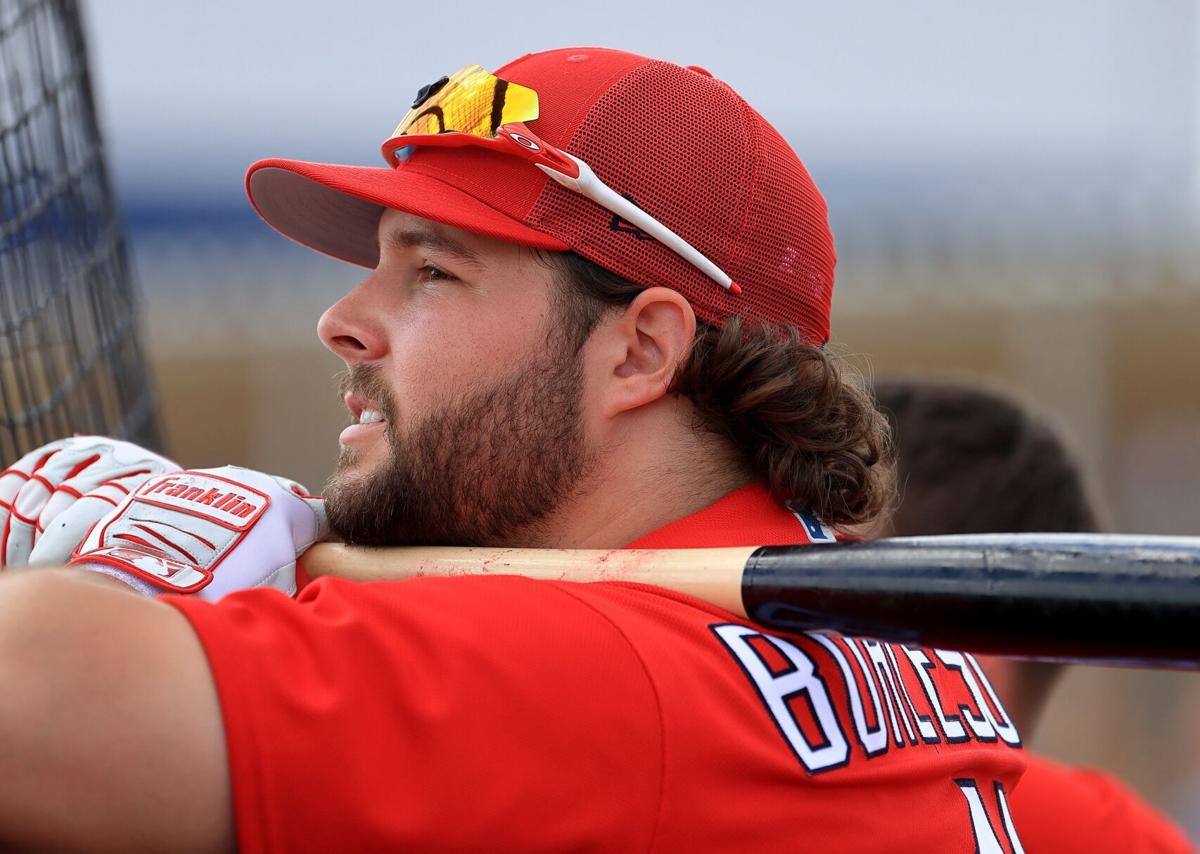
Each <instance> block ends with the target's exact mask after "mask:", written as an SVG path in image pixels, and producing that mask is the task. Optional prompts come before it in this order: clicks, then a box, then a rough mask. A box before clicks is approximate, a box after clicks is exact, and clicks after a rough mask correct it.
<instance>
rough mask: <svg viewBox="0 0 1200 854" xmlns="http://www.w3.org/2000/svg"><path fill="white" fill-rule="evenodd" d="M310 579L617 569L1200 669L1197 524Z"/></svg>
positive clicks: (798, 620) (345, 559)
mask: <svg viewBox="0 0 1200 854" xmlns="http://www.w3.org/2000/svg"><path fill="white" fill-rule="evenodd" d="M301 561H302V564H303V566H304V570H305V571H306V572H307V573H308V575H309V576H310V577H317V576H321V575H336V576H340V577H343V578H349V579H353V580H357V581H384V580H395V579H403V578H413V577H418V576H455V575H488V574H492V575H522V576H526V577H529V578H540V579H553V580H558V581H579V582H591V581H628V582H638V583H642V584H652V585H656V586H659V587H665V588H668V589H670V590H675V591H678V592H680V593H686V594H688V595H691V596H695V597H696V598H698V599H702V600H704V601H707V602H710V603H712V604H714V605H717V606H718V607H720V608H723V609H725V610H727V611H730V612H731V613H733V614H735V615H737V616H738V617H746V618H749V619H750V620H753V621H754V622H756V623H759V624H760V625H763V626H766V627H768V628H772V629H777V630H782V631H787V632H799V631H807V630H812V629H833V630H836V631H839V632H844V633H847V634H856V635H865V636H869V637H874V638H878V639H881V640H888V641H898V642H903V643H915V644H921V645H923V646H933V647H944V648H951V649H962V650H969V651H973V652H981V653H991V654H996V655H1008V656H1013V657H1021V658H1037V659H1043V660H1053V661H1068V662H1075V663H1091V664H1097V663H1107V664H1123V665H1133V666H1153V667H1185V668H1196V667H1200V537H1154V536H1133V535H1118V534H988V535H970V536H954V537H907V538H894V539H887V540H876V541H873V542H864V543H852V544H838V545H804V546H763V547H757V548H756V547H749V546H748V547H744V548H720V549H664V550H646V551H638V550H608V551H572V550H557V549H492V548H444V547H404V548H383V549H369V548H349V547H346V546H343V545H337V544H321V545H317V546H314V547H313V548H312V549H310V550H309V551H308V552H306V553H305V554H304V556H303V557H302V559H301Z"/></svg>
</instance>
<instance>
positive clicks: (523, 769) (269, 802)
mask: <svg viewBox="0 0 1200 854" xmlns="http://www.w3.org/2000/svg"><path fill="white" fill-rule="evenodd" d="M164 600H165V601H168V602H170V603H171V604H172V605H174V606H175V607H177V608H179V609H180V610H181V611H182V612H183V613H184V614H185V616H186V617H187V618H188V619H189V621H190V622H191V624H192V626H193V627H194V629H195V631H196V632H197V633H198V634H199V636H200V639H201V641H202V643H203V644H204V647H205V650H206V652H207V654H208V658H209V662H210V665H211V667H212V670H213V674H214V678H215V680H216V685H217V690H218V692H219V695H220V698H221V705H222V709H223V716H224V724H225V729H226V744H227V747H228V751H229V763H230V774H231V778H232V783H233V796H234V807H235V813H236V817H237V825H238V842H239V846H240V849H241V850H242V851H246V852H256V851H300V850H305V851H372V850H374V851H379V850H420V851H469V850H493V851H496V850H512V851H540V850H562V849H563V847H564V845H565V844H566V842H567V840H569V841H570V843H571V845H572V846H574V847H576V848H578V846H579V844H580V842H581V841H584V842H585V843H586V844H585V845H584V847H585V848H586V849H588V850H608V851H633V850H646V849H647V848H648V846H649V844H650V840H651V839H652V836H653V832H654V826H655V821H656V818H657V811H658V808H659V800H660V786H661V779H660V778H661V767H662V762H663V759H662V733H661V713H660V710H659V708H658V704H657V700H656V697H655V694H654V691H653V688H652V686H651V684H650V681H649V678H648V677H647V674H646V672H645V670H644V668H643V665H642V662H641V660H640V658H639V657H638V655H637V654H636V653H635V652H634V651H633V649H632V648H631V646H630V645H629V642H628V641H627V640H626V638H625V637H624V635H623V634H622V633H621V632H620V631H618V630H617V629H616V628H615V627H614V626H613V625H612V624H611V623H610V622H609V621H608V620H607V619H606V618H605V617H604V616H602V615H601V614H599V613H598V612H597V611H596V610H594V609H592V608H591V607H589V606H588V605H586V604H585V603H582V602H580V601H579V600H578V599H577V598H575V597H573V596H570V595H569V594H567V593H565V592H563V591H561V590H560V589H558V588H557V587H556V586H555V585H554V584H548V583H539V582H532V581H527V580H525V579H514V578H511V577H509V578H488V577H471V578H454V579H415V580H411V581H399V582H380V583H375V584H353V583H350V582H345V581H342V580H340V579H332V578H324V579H320V580H318V581H317V582H315V583H313V584H311V585H309V586H308V587H307V588H306V589H305V590H304V591H303V592H302V593H301V594H300V595H299V597H298V598H297V599H296V600H290V599H288V598H287V597H285V596H284V595H282V594H280V593H278V592H277V591H273V590H261V589H260V590H250V591H245V592H242V593H235V594H233V595H231V596H228V597H226V598H225V599H224V600H223V601H222V602H220V603H219V604H217V605H213V604H210V603H206V602H203V601H201V600H199V599H195V598H189V597H164ZM548 637H557V638H561V639H562V640H561V642H556V643H546V638H548ZM581 662H585V663H586V664H581ZM611 686H619V688H620V690H610V688H611ZM331 745H332V746H334V749H330V747H331ZM531 745H536V748H537V749H530V746H531ZM564 768H567V769H571V773H563V769H564ZM335 817H336V819H337V820H336V821H333V819H334V818H335ZM500 840H503V842H500Z"/></svg>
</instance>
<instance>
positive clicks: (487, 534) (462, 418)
mask: <svg viewBox="0 0 1200 854" xmlns="http://www.w3.org/2000/svg"><path fill="white" fill-rule="evenodd" d="M341 387H342V391H343V393H345V392H347V391H350V390H354V391H356V392H358V393H359V394H360V395H362V396H363V397H365V398H367V399H368V400H371V401H372V402H373V403H374V404H375V405H376V406H378V407H379V408H380V411H381V413H382V414H383V417H384V420H385V421H386V428H385V437H386V442H387V446H388V455H387V458H386V459H385V460H384V462H383V463H381V464H380V465H379V466H378V467H377V468H376V469H375V470H373V471H371V472H369V473H367V474H365V475H358V474H350V473H349V472H348V471H347V470H348V468H349V467H351V466H352V465H354V463H355V462H356V461H357V457H358V453H357V452H356V451H355V450H353V449H351V448H349V447H346V446H343V447H342V451H341V456H340V458H339V460H338V471H337V473H335V474H334V475H333V477H332V478H331V479H330V480H329V482H328V483H327V484H326V487H325V504H326V510H327V512H328V516H329V524H330V527H331V528H332V530H333V531H334V533H335V534H337V535H338V536H339V537H340V538H341V539H342V541H343V542H345V543H348V544H351V545H364V546H394V545H524V546H535V545H540V544H541V538H542V534H541V532H542V530H543V529H544V525H545V522H546V521H547V519H548V518H549V517H550V516H551V515H552V514H553V513H554V511H555V510H557V509H558V508H560V507H561V506H562V505H563V504H564V503H565V502H566V501H568V500H569V499H571V498H573V497H575V496H576V495H577V494H578V493H579V491H580V486H581V484H582V482H583V480H584V479H585V477H586V476H587V474H588V473H589V472H590V470H591V469H592V467H593V464H594V459H593V455H592V454H591V453H590V452H589V450H588V447H587V442H586V439H585V436H584V429H583V419H582V399H583V366H582V361H581V357H580V354H579V352H578V351H575V350H572V349H570V348H568V347H566V346H565V345H564V344H562V343H557V342H552V344H551V345H550V346H547V348H546V350H545V351H544V352H543V353H540V354H538V355H537V356H535V357H534V358H532V359H530V361H529V362H527V363H526V364H524V365H522V366H520V367H518V369H517V370H515V371H514V372H512V373H511V374H509V375H508V376H506V377H503V378H501V379H500V380H498V381H496V382H495V383H493V384H491V385H490V386H487V387H482V388H480V387H477V388H474V389H469V390H468V391H467V392H465V393H463V394H461V395H459V396H458V397H456V398H454V399H452V400H451V401H450V402H449V403H447V404H445V405H444V406H442V407H441V408H440V409H439V410H437V411H435V412H430V413H424V414H422V415H420V416H418V417H417V418H416V420H415V421H414V422H413V425H412V427H411V429H409V430H406V431H404V432H403V433H402V432H401V430H400V425H399V423H398V421H397V418H396V414H397V413H396V405H395V400H394V399H393V397H392V395H391V393H390V390H389V389H388V387H387V385H386V384H385V383H384V381H383V379H382V378H381V377H380V375H379V371H378V369H377V368H375V367H374V366H362V365H355V366H353V367H352V368H351V369H350V370H349V371H348V372H347V373H346V374H345V375H344V376H343V378H342V380H341Z"/></svg>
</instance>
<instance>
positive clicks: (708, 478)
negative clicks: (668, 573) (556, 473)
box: [539, 437, 753, 549]
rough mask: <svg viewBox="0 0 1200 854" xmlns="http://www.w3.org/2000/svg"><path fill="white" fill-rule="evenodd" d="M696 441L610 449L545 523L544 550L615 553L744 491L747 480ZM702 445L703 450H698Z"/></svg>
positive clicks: (703, 441)
mask: <svg viewBox="0 0 1200 854" xmlns="http://www.w3.org/2000/svg"><path fill="white" fill-rule="evenodd" d="M710 442H711V443H713V444H718V440H716V439H715V437H711V438H710V437H705V438H704V439H697V442H696V444H697V447H694V448H682V449H677V450H676V452H675V453H664V452H663V451H662V448H661V447H658V448H655V447H654V443H652V442H645V441H642V442H631V443H627V444H623V445H622V446H620V447H617V448H613V449H610V450H609V452H608V453H606V454H605V455H603V458H602V459H601V460H600V461H599V462H598V464H597V467H596V470H595V471H594V472H593V473H592V475H591V476H590V477H589V478H588V479H587V483H586V484H585V485H584V487H583V489H582V490H581V492H580V494H579V495H577V496H576V498H575V499H574V500H572V501H569V502H567V504H566V505H564V507H563V508H562V510H561V511H560V512H559V513H557V514H555V516H554V517H553V518H552V519H550V520H548V524H546V525H545V527H544V528H543V529H542V536H541V537H539V539H540V540H542V541H543V542H542V543H540V545H543V546H544V547H546V548H572V549H615V548H621V547H622V546H624V545H625V544H626V543H630V542H632V541H634V540H636V539H638V538H640V537H642V536H644V535H646V534H648V533H650V532H651V531H655V530H657V529H659V528H661V527H662V526H663V525H666V524H667V523H669V522H673V521H675V520H676V519H681V518H683V517H684V516H688V515H691V514H692V513H695V512H696V511H698V510H702V509H703V508H705V507H707V506H708V505H710V504H712V503H713V502H714V501H717V500H718V499H720V498H722V497H723V496H725V495H727V494H729V493H730V492H732V491H733V490H735V489H737V488H739V487H741V486H744V485H745V484H747V483H749V482H750V481H751V480H752V479H753V475H752V474H751V473H750V472H749V471H748V470H747V469H746V468H745V467H744V466H741V465H738V464H737V463H735V462H732V461H730V460H729V459H728V458H727V454H721V453H718V452H717V451H716V450H715V449H714V448H712V447H709V446H708V445H709V443H710ZM700 445H703V446H704V447H699V446H700Z"/></svg>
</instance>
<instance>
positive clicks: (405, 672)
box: [0, 48, 1025, 854]
mask: <svg viewBox="0 0 1200 854" xmlns="http://www.w3.org/2000/svg"><path fill="white" fill-rule="evenodd" d="M402 88H403V91H404V94H405V95H406V96H407V95H408V94H409V93H410V92H412V91H415V92H416V94H415V97H413V98H412V101H411V108H409V107H408V100H407V98H406V99H405V108H406V109H407V113H406V114H405V115H403V118H402V119H401V120H400V124H399V126H398V127H397V128H396V130H395V131H394V133H392V134H391V136H390V137H389V138H388V139H387V141H386V142H385V143H384V146H383V154H384V157H385V160H386V162H385V164H384V165H383V166H382V167H375V168H370V167H354V166H335V165H328V164H317V163H303V162H296V161H290V160H277V159H276V160H265V161H261V162H259V163H256V164H255V165H254V166H252V167H251V169H250V172H249V174H248V177H247V189H248V191H249V194H250V198H251V200H252V202H253V204H254V206H255V208H256V209H257V210H258V212H259V213H260V214H261V215H262V216H263V218H264V219H265V220H266V221H267V222H269V223H270V224H271V225H272V226H274V227H275V228H276V229H278V230H279V231H281V232H282V233H284V234H285V235H287V236H289V237H291V238H293V239H295V240H298V241H300V242H301V243H304V244H306V245H308V246H311V247H313V248H314V249H317V250H319V251H322V252H325V253H328V254H330V255H333V256H335V257H338V258H342V259H344V260H346V261H348V262H351V263H355V264H359V265H361V266H362V267H363V268H364V270H365V278H364V279H363V280H362V282H361V283H360V284H359V285H358V286H356V287H355V288H354V289H353V290H351V291H350V292H349V293H347V294H346V295H345V296H344V297H342V299H340V300H339V301H338V302H337V303H336V304H335V305H333V306H332V307H331V308H330V309H329V310H328V311H327V312H326V313H325V314H324V316H323V317H322V318H321V321H320V324H319V329H318V331H319V334H320V337H321V339H322V341H323V342H324V343H325V345H326V346H327V347H329V348H330V349H331V350H332V351H333V352H334V353H336V354H337V355H339V356H340V357H341V358H342V359H343V360H344V361H345V363H346V374H345V378H344V380H343V388H342V391H343V393H344V397H345V402H346V405H347V408H348V410H349V412H350V415H351V420H352V424H351V425H350V426H349V427H347V428H346V429H345V431H344V432H342V434H341V436H340V439H339V442H340V448H341V457H340V460H339V465H338V470H337V473H336V475H335V476H334V477H333V479H332V480H331V482H330V484H329V485H328V489H327V491H326V493H325V500H324V501H321V500H320V499H318V498H315V497H313V496H310V495H308V494H307V493H306V492H304V490H303V489H302V488H301V487H299V486H298V485H296V484H294V483H291V482H290V481H287V480H285V479H282V478H277V477H274V476H271V475H267V474H263V473H261V472H254V471H249V470H246V469H239V468H236V467H232V466H226V467H224V468H219V469H201V470H180V469H179V467H178V466H176V465H175V464H174V463H172V462H171V461H169V460H164V459H162V458H158V457H155V456H153V455H150V454H148V453H147V452H145V451H143V450H142V449H139V448H136V447H132V446H127V445H124V444H122V443H116V442H112V441H110V440H105V439H102V438H97V437H84V438H80V439H71V440H64V441H62V442H59V443H54V444H53V445H51V446H47V447H46V448H41V449H39V450H38V451H35V452H34V453H32V454H30V455H29V456H28V457H26V458H25V459H24V460H22V461H19V462H18V463H17V464H16V465H14V466H13V467H12V468H11V469H9V470H8V471H6V472H5V473H4V474H3V476H0V498H2V499H3V500H4V502H5V507H6V508H7V517H6V519H5V520H4V523H3V524H4V529H3V533H2V535H0V536H3V540H4V541H3V543H0V545H2V547H3V554H4V555H5V559H6V563H7V564H8V565H10V566H22V565H25V564H31V565H41V564H45V563H55V562H58V563H63V562H68V563H69V564H70V565H69V566H67V567H65V568H62V569H41V570H39V571H36V572H25V573H9V574H7V576H6V577H5V578H4V579H2V580H0V673H3V677H4V680H3V684H4V686H5V691H4V698H5V699H4V700H3V702H0V731H3V732H5V733H6V735H7V739H6V741H5V744H6V747H5V750H4V753H3V755H2V758H0V762H3V766H2V767H3V771H4V772H5V773H3V774H0V836H3V837H4V841H5V842H7V843H10V844H12V845H20V846H25V847H41V848H54V849H56V850H65V849H72V848H76V849H87V850H102V849H106V848H111V849H118V850H130V849H133V848H146V849H154V850H156V851H169V850H188V851H192V850H196V851H207V850H218V849H228V848H231V847H234V846H235V845H236V846H237V847H239V848H241V849H242V850H245V851H280V850H282V851H329V850H347V851H352V850H363V851H375V850H399V849H406V850H420V851H454V852H461V851H477V850H486V851H522V852H528V851H583V850H597V851H600V850H602V851H656V852H677V851H689V852H704V851H712V852H718V851H720V852H728V851H795V850H808V851H839V852H841V851H898V850H900V851H922V852H941V851H946V852H950V851H953V852H962V851H982V852H1004V854H1013V852H1019V851H1021V850H1022V849H1021V847H1020V843H1019V841H1018V839H1017V835H1016V832H1015V830H1014V828H1013V822H1012V817H1011V812H1010V809H1009V802H1008V796H1009V794H1010V793H1011V792H1012V791H1013V787H1014V786H1015V784H1016V782H1017V779H1018V777H1019V775H1020V773H1021V771H1022V769H1023V767H1024V762H1025V760H1024V757H1023V754H1022V752H1021V750H1020V749H1019V748H1020V737H1019V735H1018V733H1017V730H1016V728H1015V727H1014V726H1013V723H1012V720H1011V718H1010V717H1009V715H1008V714H1007V713H1006V712H1005V710H1004V708H1003V706H1002V704H1001V703H1000V701H999V700H998V699H997V697H996V694H995V691H994V690H993V689H992V687H991V685H990V684H989V682H988V680H987V677H986V676H985V674H984V671H983V669H982V668H981V667H980V666H979V663H978V662H977V661H976V660H975V659H974V658H972V657H971V656H969V655H964V654H961V653H958V652H953V651H948V650H934V649H922V648H918V647H911V646H904V645H898V644H883V643H878V642H873V641H870V640H864V639H857V638H850V637H845V636H842V635H838V634H835V633H812V634H804V635H783V634H775V633H770V632H766V631H763V630H762V629H760V628H757V627H755V626H753V625H751V624H749V623H747V622H745V621H743V620H738V619H736V618H734V617H733V615H731V614H729V613H726V612H724V611H721V610H720V609H719V608H716V607H714V606H711V605H708V604H706V603H704V602H701V601H698V600H695V599H692V598H689V597H687V596H683V595H678V594H674V593H669V592H666V591H663V590H661V589H657V588H653V587H648V586H644V585H637V584H624V583H603V584H574V583H570V582H568V581H562V582H535V581H530V580H527V579H522V578H517V577H513V576H497V575H487V574H484V575H473V576H469V577H454V578H442V579H432V578H425V579H415V580H409V581H397V582H380V583H371V584H356V583H352V582H348V581H345V580H341V579H336V578H328V577H325V578H321V579H318V580H316V581H314V582H312V583H309V584H307V585H305V586H303V587H302V589H301V590H300V591H299V593H298V594H295V595H289V594H292V593H293V591H294V590H295V588H296V587H297V586H298V585H297V574H296V562H297V559H298V557H299V556H300V555H301V554H302V553H303V552H304V550H305V549H306V548H307V547H308V546H309V545H310V544H311V543H313V542H314V541H317V540H320V539H326V538H330V537H335V538H339V539H341V540H343V541H345V542H348V543H351V544H357V545H363V546H370V545H391V544H399V543H442V544H485V545H500V546H505V545H510V546H557V547H586V548H618V547H623V546H633V547H646V548H651V547H654V548H669V547H675V546H734V545H753V544H766V543H776V544H779V543H812V544H813V547H814V548H822V547H824V544H828V543H831V542H833V541H835V540H836V539H837V537H838V534H837V531H838V529H840V528H843V527H846V526H850V525H856V524H864V523H866V522H868V521H869V520H871V519H872V518H874V517H875V516H876V515H877V514H878V513H879V512H881V511H882V510H883V509H884V508H885V507H886V506H887V504H888V503H889V500H890V496H891V494H892V491H893V481H892V462H891V452H890V448H889V440H888V431H887V428H886V422H885V421H884V419H883V418H882V416H881V415H880V414H879V413H878V412H877V411H876V410H875V408H874V406H873V403H872V401H871V398H870V397H869V395H867V394H866V393H865V392H864V391H863V390H862V389H861V388H860V386H859V385H858V384H857V383H856V382H855V381H854V380H853V379H852V378H851V377H850V376H849V375H848V374H847V373H846V372H845V371H844V369H843V367H842V366H841V364H840V363H839V362H838V361H837V359H835V358H834V357H833V356H832V355H830V354H829V353H828V352H827V351H826V350H825V348H824V345H825V343H826V341H827V340H828V337H829V309H830V299H831V294H832V284H833V267H834V251H833V242H832V238H831V235H830V233H829V229H828V224H827V217H826V208H825V203H824V201H823V199H822V198H821V196H820V194H819V193H818V191H817V189H816V187H815V186H814V185H813V182H812V180H811V179H810V177H809V175H808V173H807V172H806V171H805V169H804V166H803V165H802V164H801V162H800V160H799V159H798V158H797V157H796V155H795V154H794V153H793V152H792V150H791V149H790V148H789V147H788V145H787V144H786V143H785V142H784V141H783V139H782V137H781V136H780V135H779V134H778V133H777V132H776V131H775V129H774V128H772V127H771V125H770V124H769V123H768V122H767V121H766V120H765V119H763V117H762V116H760V115H759V114H758V113H757V112H755V111H754V109H753V108H751V107H750V106H749V105H748V104H747V103H746V102H745V101H744V100H743V99H742V98H741V97H740V96H739V95H738V94H737V93H736V92H734V90H733V89H732V88H731V87H729V86H728V85H727V84H725V83H722V82H721V81H719V80H718V79H716V78H715V77H714V76H713V75H712V74H710V73H709V72H707V71H705V70H704V69H702V68H699V67H695V66H692V67H683V66H679V65H674V64H671V63H667V62H661V61H656V60H652V59H648V58H646V57H642V56H636V55H633V54H629V53H623V52H620V51H614V50H605V49H598V48H570V49H565V50H553V51H548V52H544V53H536V54H530V55H527V56H524V57H521V58H519V59H517V60H515V61H513V62H511V63H509V64H507V65H505V66H504V67H502V68H500V69H498V70H497V71H496V72H495V73H490V72H488V71H485V70H484V69H482V68H480V67H478V66H467V67H464V68H462V69H461V70H459V71H457V72H454V73H450V74H447V75H446V76H443V77H440V78H438V79H436V80H435V81H434V82H432V83H429V84H428V85H425V86H421V87H420V88H419V89H418V87H417V86H415V85H414V86H412V87H411V89H410V88H408V87H407V86H405V87H402ZM281 429H286V425H281ZM302 582H303V579H302V578H301V583H302Z"/></svg>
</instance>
